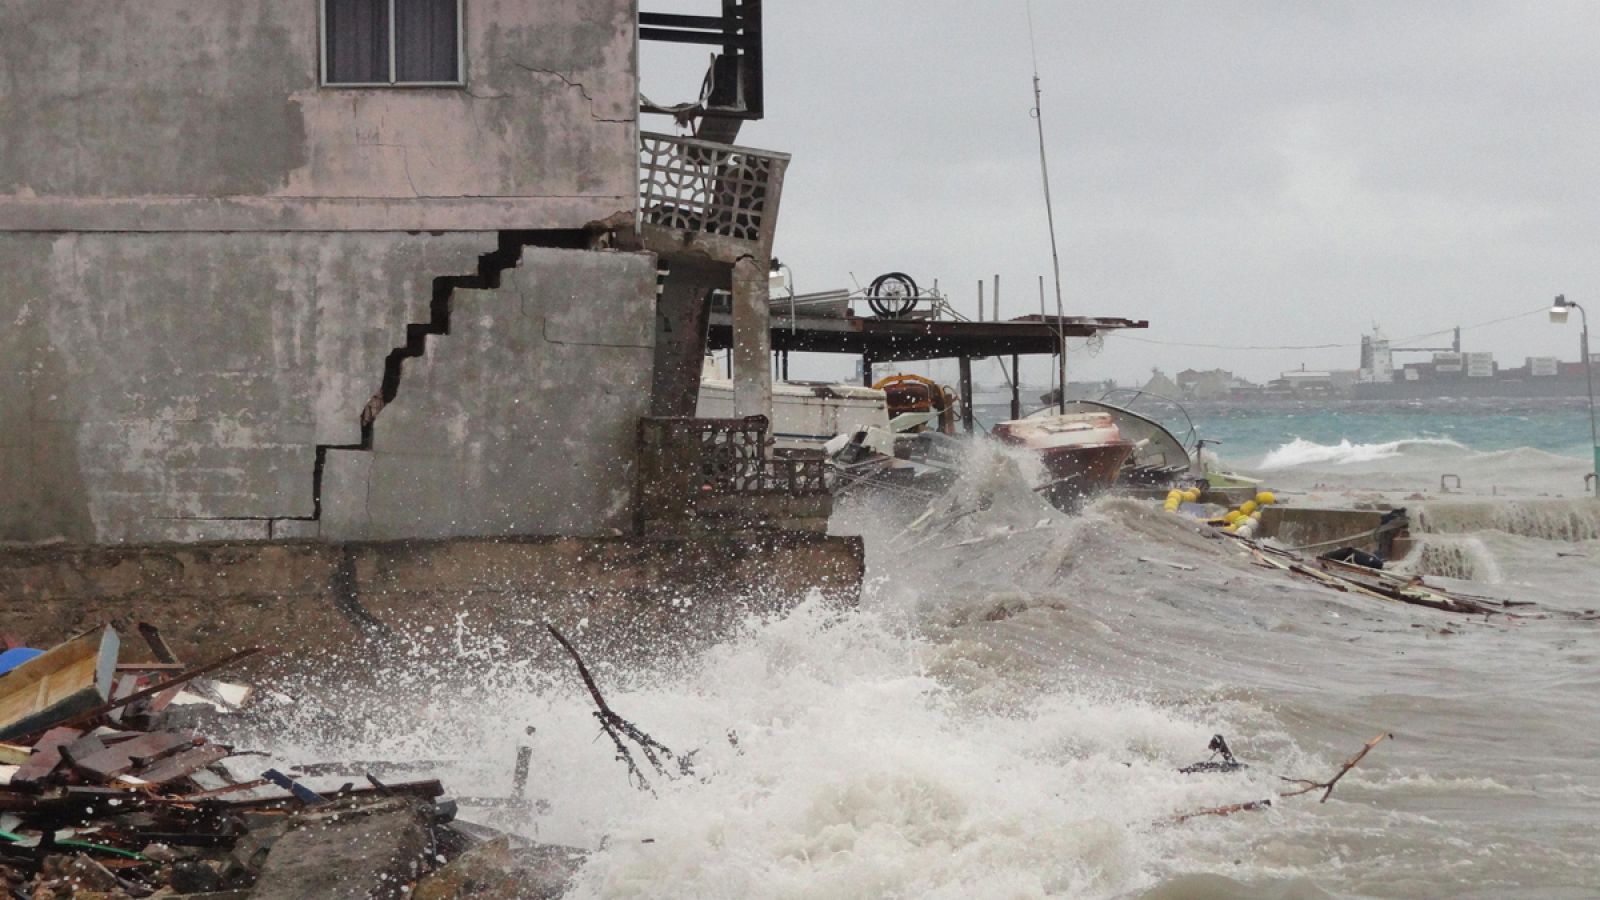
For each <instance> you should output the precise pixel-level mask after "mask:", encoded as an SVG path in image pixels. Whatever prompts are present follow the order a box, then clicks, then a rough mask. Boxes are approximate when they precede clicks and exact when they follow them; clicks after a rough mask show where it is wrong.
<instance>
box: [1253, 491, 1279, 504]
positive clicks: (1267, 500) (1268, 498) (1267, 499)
mask: <svg viewBox="0 0 1600 900" xmlns="http://www.w3.org/2000/svg"><path fill="white" fill-rule="evenodd" d="M1256 502H1257V503H1259V504H1261V505H1262V506H1270V505H1272V504H1274V503H1277V502H1278V498H1277V497H1276V496H1274V495H1273V493H1272V492H1271V491H1262V492H1261V493H1259V494H1257V495H1256Z"/></svg>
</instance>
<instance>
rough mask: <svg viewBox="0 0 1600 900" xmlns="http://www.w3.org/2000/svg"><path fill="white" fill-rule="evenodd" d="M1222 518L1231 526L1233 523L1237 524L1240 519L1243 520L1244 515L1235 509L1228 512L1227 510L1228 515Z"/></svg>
mask: <svg viewBox="0 0 1600 900" xmlns="http://www.w3.org/2000/svg"><path fill="white" fill-rule="evenodd" d="M1222 518H1223V520H1224V521H1226V522H1227V523H1228V524H1229V525H1232V524H1234V523H1235V522H1238V521H1239V520H1240V519H1242V518H1244V514H1243V513H1241V512H1239V511H1238V510H1237V509H1230V510H1228V514H1227V515H1225V516H1223V517H1222Z"/></svg>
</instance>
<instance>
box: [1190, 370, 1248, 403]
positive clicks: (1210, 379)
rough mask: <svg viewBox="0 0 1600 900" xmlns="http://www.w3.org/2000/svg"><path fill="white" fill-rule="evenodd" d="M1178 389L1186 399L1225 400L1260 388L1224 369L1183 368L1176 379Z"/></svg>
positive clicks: (1245, 394) (1246, 394)
mask: <svg viewBox="0 0 1600 900" xmlns="http://www.w3.org/2000/svg"><path fill="white" fill-rule="evenodd" d="M1176 382H1177V386H1178V390H1179V392H1180V394H1181V396H1182V397H1183V398H1184V399H1186V400H1227V399H1230V398H1235V397H1243V396H1248V395H1250V394H1253V393H1255V392H1258V391H1260V390H1261V386H1260V385H1257V384H1253V383H1251V382H1250V381H1247V380H1245V379H1243V378H1240V377H1239V376H1237V375H1235V374H1233V373H1232V372H1229V371H1228V370H1226V369H1210V370H1207V371H1200V370H1198V369H1184V370H1183V371H1182V372H1179V373H1178V377H1177V379H1176Z"/></svg>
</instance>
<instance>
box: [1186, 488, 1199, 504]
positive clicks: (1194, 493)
mask: <svg viewBox="0 0 1600 900" xmlns="http://www.w3.org/2000/svg"><path fill="white" fill-rule="evenodd" d="M1183 499H1185V500H1187V501H1189V502H1190V503H1199V502H1200V489H1199V488H1189V489H1188V490H1187V491H1184V492H1183Z"/></svg>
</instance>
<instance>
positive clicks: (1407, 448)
mask: <svg viewBox="0 0 1600 900" xmlns="http://www.w3.org/2000/svg"><path fill="white" fill-rule="evenodd" d="M1424 448H1428V449H1437V448H1445V449H1450V450H1468V449H1469V448H1468V447H1467V446H1466V445H1465V444H1461V443H1457V442H1456V441H1452V440H1449V439H1448V438H1421V437H1418V438H1404V439H1402V440H1398V441H1386V442H1384V443H1378V444H1353V443H1351V442H1350V440H1349V439H1348V438H1346V439H1344V440H1341V441H1339V443H1337V444H1319V443H1317V442H1316V441H1308V440H1306V439H1305V438H1300V437H1297V438H1295V439H1294V440H1292V441H1290V442H1289V443H1287V444H1283V445H1281V446H1279V447H1277V448H1276V449H1274V450H1273V451H1271V452H1270V453H1268V454H1267V455H1266V457H1265V458H1264V459H1262V460H1261V463H1260V464H1259V465H1258V466H1257V468H1259V469H1262V470H1266V471H1273V470H1278V469H1288V468H1293V467H1296V466H1306V465H1316V464H1319V463H1332V464H1333V465H1349V464H1351V463H1363V462H1375V461H1377V460H1381V459H1391V458H1393V457H1396V456H1401V455H1403V454H1405V453H1407V452H1414V451H1416V450H1419V449H1424Z"/></svg>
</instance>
